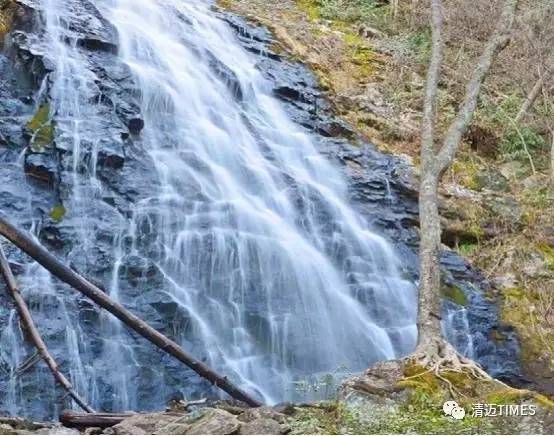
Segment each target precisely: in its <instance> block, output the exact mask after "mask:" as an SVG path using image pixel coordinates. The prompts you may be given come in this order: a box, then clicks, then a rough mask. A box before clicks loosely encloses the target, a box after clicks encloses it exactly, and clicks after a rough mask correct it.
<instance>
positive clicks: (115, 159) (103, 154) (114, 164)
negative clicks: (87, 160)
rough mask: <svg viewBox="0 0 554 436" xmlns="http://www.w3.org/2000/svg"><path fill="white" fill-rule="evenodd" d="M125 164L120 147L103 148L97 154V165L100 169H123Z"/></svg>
mask: <svg viewBox="0 0 554 436" xmlns="http://www.w3.org/2000/svg"><path fill="white" fill-rule="evenodd" d="M124 163H125V154H124V153H123V148H122V147H121V146H120V145H116V146H113V147H109V148H107V147H103V148H102V150H100V151H99V152H98V165H100V166H102V167H108V168H114V169H119V168H123V164H124Z"/></svg>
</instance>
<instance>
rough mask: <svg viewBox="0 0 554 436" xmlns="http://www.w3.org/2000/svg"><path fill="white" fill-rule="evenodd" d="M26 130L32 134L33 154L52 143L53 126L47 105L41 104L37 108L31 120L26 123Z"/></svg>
mask: <svg viewBox="0 0 554 436" xmlns="http://www.w3.org/2000/svg"><path fill="white" fill-rule="evenodd" d="M27 128H28V129H29V130H30V132H31V134H32V138H31V149H32V150H33V151H34V152H36V153H40V152H42V151H43V150H44V147H46V146H47V145H50V144H52V142H54V125H53V123H52V121H51V120H50V105H49V104H43V105H42V106H40V107H39V108H38V110H37V112H36V113H35V115H34V116H33V118H32V119H31V120H30V121H29V122H28V123H27Z"/></svg>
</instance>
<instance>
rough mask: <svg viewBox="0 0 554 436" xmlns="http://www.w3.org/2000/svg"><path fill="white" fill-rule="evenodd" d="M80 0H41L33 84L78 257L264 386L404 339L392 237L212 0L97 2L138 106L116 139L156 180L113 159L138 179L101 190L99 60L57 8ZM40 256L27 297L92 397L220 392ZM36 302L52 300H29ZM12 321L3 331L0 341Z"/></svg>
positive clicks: (404, 283) (291, 382)
mask: <svg viewBox="0 0 554 436" xmlns="http://www.w3.org/2000/svg"><path fill="white" fill-rule="evenodd" d="M86 4H88V3H87V2H86V1H84V0H70V1H68V0H43V1H42V6H43V8H42V9H43V15H42V16H43V21H44V26H45V32H46V33H45V35H46V36H45V41H46V43H47V48H48V50H47V56H48V58H49V59H50V60H51V62H52V64H53V69H52V72H51V73H50V74H48V76H47V78H46V79H45V81H46V82H47V84H46V85H44V88H47V90H48V100H49V104H50V107H51V112H52V114H53V117H54V118H55V121H56V135H57V138H58V141H57V146H58V147H63V151H64V156H65V157H64V160H63V161H62V165H64V166H65V168H66V171H64V172H63V173H62V176H61V178H62V180H61V184H62V186H63V189H62V192H61V194H60V196H61V198H62V200H63V203H64V206H65V208H66V210H67V215H66V216H65V217H64V219H63V221H62V223H61V224H60V227H61V228H62V229H63V230H64V231H65V232H68V233H71V234H72V235H73V237H74V240H75V241H78V242H76V243H74V244H72V246H71V249H70V250H68V251H66V252H65V253H64V255H65V257H66V261H68V262H70V263H71V264H72V265H73V266H74V267H76V268H77V269H78V270H79V271H82V272H87V271H90V270H98V269H99V266H98V265H95V264H96V263H98V262H99V259H100V260H101V261H102V262H104V263H103V264H102V265H101V266H102V267H103V273H102V274H101V275H100V278H101V279H103V282H104V285H105V286H106V287H107V289H106V290H107V292H108V293H109V294H110V295H111V297H112V298H114V299H116V300H118V301H120V302H121V303H122V304H124V305H126V306H128V307H130V308H131V309H133V310H135V311H139V312H140V313H141V314H143V315H144V317H145V318H147V321H149V322H151V323H152V324H153V325H154V326H155V327H156V328H159V329H160V330H163V331H164V332H165V333H167V334H169V335H170V336H171V337H172V338H173V339H175V340H176V341H177V342H179V343H180V344H182V345H183V347H184V348H185V349H187V350H189V351H190V352H191V353H192V354H194V355H196V356H198V357H199V358H201V359H202V360H204V361H206V363H208V364H209V365H210V366H212V367H214V368H215V369H216V370H217V371H219V372H220V373H223V374H226V375H227V376H228V377H230V378H231V379H232V380H233V381H235V382H236V383H238V384H239V385H241V386H242V387H243V388H244V389H246V390H248V391H250V392H252V393H253V394H254V395H256V396H257V397H259V398H260V399H261V400H262V401H264V402H266V403H276V402H280V401H284V400H297V399H310V398H315V397H317V395H319V394H317V393H313V392H312V393H309V394H306V393H302V392H299V389H297V387H298V386H299V385H300V384H302V383H303V382H304V381H306V380H312V381H313V380H318V379H319V377H322V376H325V375H326V374H338V373H341V372H342V373H348V372H355V371H361V370H363V369H365V368H367V367H368V366H369V365H370V364H371V363H373V362H376V361H379V360H384V359H390V358H394V357H395V356H401V355H405V354H407V353H409V352H410V351H411V350H412V349H413V347H414V346H415V340H416V326H415V318H416V314H415V311H416V307H417V302H416V290H415V287H414V284H413V283H412V282H411V281H410V280H409V279H407V278H405V274H404V273H403V268H402V265H401V263H400V259H399V257H398V256H397V254H396V253H395V250H394V249H393V246H392V245H391V244H390V243H389V242H388V241H387V240H386V239H385V238H384V237H382V236H380V235H379V234H378V233H377V232H376V231H374V230H372V228H370V226H368V224H367V223H366V222H364V220H363V219H362V218H361V217H360V216H359V214H358V213H357V212H356V211H355V210H354V209H353V207H352V206H351V205H350V204H349V203H348V200H347V198H348V193H347V186H346V181H345V180H343V176H342V173H341V172H340V170H339V169H338V168H336V167H335V164H334V163H331V162H330V161H328V159H327V158H326V157H324V156H322V155H321V154H320V153H319V152H318V151H317V148H316V146H315V145H316V141H317V140H318V137H317V136H315V135H313V134H312V133H311V132H309V131H308V130H306V129H304V128H302V127H300V126H299V125H297V124H295V123H294V122H293V121H292V120H291V119H290V118H289V116H288V115H287V114H286V112H285V110H284V109H283V107H281V103H280V102H279V101H278V100H277V99H276V98H275V97H273V95H272V89H271V86H270V84H269V83H268V82H267V81H266V79H265V78H264V77H263V76H262V74H261V73H260V72H259V71H258V69H257V68H256V57H255V55H253V54H251V53H249V52H247V51H245V50H244V49H243V48H242V47H241V45H240V44H239V43H238V42H237V41H236V37H235V35H234V33H233V32H232V31H231V29H230V28H229V26H228V25H227V24H226V23H225V22H223V21H222V20H220V19H219V18H217V16H216V15H215V14H214V12H213V10H212V9H211V3H210V2H209V1H204V0H192V1H184V0H105V1H98V2H96V4H97V6H98V8H99V11H100V13H101V15H102V17H103V19H105V20H106V21H107V22H109V23H110V25H111V26H113V28H114V29H115V30H116V32H117V35H118V46H119V49H118V54H117V56H118V58H119V60H120V61H122V62H123V63H124V64H125V65H127V66H128V69H129V71H130V74H131V77H132V81H133V83H134V84H135V85H136V92H135V94H136V95H137V98H138V102H139V109H140V110H139V111H138V112H137V115H138V114H140V117H141V119H142V120H143V121H144V129H143V130H142V131H141V132H140V134H136V135H131V138H130V139H125V141H126V142H124V147H126V153H127V154H128V155H130V154H133V153H139V151H137V150H144V151H145V153H146V156H147V158H148V162H150V163H151V167H150V168H149V169H148V171H149V173H150V176H151V177H152V179H154V180H155V183H147V182H144V181H141V180H139V179H138V177H136V178H134V179H133V178H132V177H130V178H128V179H125V178H124V177H123V176H122V177H123V181H122V182H120V183H122V184H130V185H131V187H132V188H133V189H135V190H136V191H141V195H138V196H137V197H136V199H135V200H133V201H132V202H131V205H130V206H129V208H128V210H125V211H122V210H121V209H120V208H118V207H117V204H116V205H115V206H114V205H113V204H110V203H109V202H107V201H104V200H105V198H106V196H107V191H108V190H109V189H108V188H107V187H106V185H105V183H106V182H105V180H103V179H102V178H101V177H99V176H98V174H97V171H96V168H97V165H98V162H99V157H100V156H99V150H101V149H102V147H104V146H105V144H106V143H107V142H109V141H110V140H111V139H110V138H105V137H102V136H101V135H95V132H101V131H103V129H104V128H105V125H106V123H107V122H108V121H107V120H111V119H112V118H113V117H115V115H114V112H115V110H114V111H113V112H106V111H105V110H104V106H102V104H103V102H102V101H101V100H100V99H99V98H98V95H100V94H102V91H101V90H100V89H99V87H100V86H101V85H100V83H101V82H102V77H100V76H99V74H98V71H97V70H96V69H95V68H94V65H92V64H91V58H90V57H87V56H84V55H83V54H82V50H81V48H80V47H79V44H78V35H76V33H75V31H74V29H73V27H72V24H71V23H72V22H73V21H74V20H83V18H82V17H81V15H80V14H81V13H83V14H84V15H86V14H85V12H86V10H85V9H84V5H86ZM83 11H84V12H83ZM86 16H87V17H88V16H89V15H86ZM87 25H88V26H92V27H94V28H99V27H101V26H102V25H103V24H102V23H101V22H100V21H99V22H98V23H96V22H94V21H92V22H89V23H87ZM45 92H46V91H45ZM41 99H42V100H44V99H46V96H40V95H39V98H38V100H39V101H41ZM121 141H123V140H121ZM113 171H117V170H115V169H114V170H113ZM134 183H136V186H135V185H134ZM39 230H40V227H39V226H37V228H35V234H38V232H39ZM99 244H100V245H101V246H102V247H104V248H105V247H107V248H105V252H106V253H107V254H106V255H105V257H100V256H99V255H97V254H96V253H97V251H98V245H99ZM94 268H96V269H94ZM37 270H38V266H36V265H34V264H30V265H29V266H28V267H27V272H26V273H25V274H24V276H23V279H22V286H23V289H24V292H25V296H26V297H27V298H31V299H32V300H33V301H41V302H43V303H44V304H46V303H45V301H46V298H47V297H48V298H51V299H53V302H52V304H51V306H53V307H52V308H51V309H52V310H53V313H55V314H56V315H55V317H57V319H59V323H60V324H61V325H62V326H63V330H64V338H65V340H61V341H58V342H59V343H58V344H57V345H55V346H54V349H53V351H54V354H56V356H57V357H58V358H59V359H60V360H61V361H62V362H64V363H65V364H66V365H64V368H65V369H66V370H67V369H68V370H69V375H70V377H71V379H72V381H73V383H74V384H75V385H76V387H77V388H78V390H79V391H80V392H81V394H82V395H83V396H85V397H87V398H88V399H89V400H90V401H91V402H92V403H93V405H94V406H95V407H97V408H100V409H111V410H129V409H135V410H137V409H138V410H143V409H149V408H161V407H163V402H164V401H166V400H167V399H168V397H169V396H171V395H173V394H175V393H176V392H177V393H181V394H182V395H185V396H194V395H206V394H208V393H209V394H210V395H216V394H218V393H217V392H215V391H213V390H210V387H209V386H207V385H206V384H202V383H201V382H199V381H195V382H191V380H192V379H194V376H191V375H190V374H188V373H187V376H186V377H185V376H181V375H182V374H184V373H186V371H184V370H183V369H181V368H180V367H179V366H175V365H174V364H173V363H172V362H169V361H168V360H166V358H165V357H162V356H161V355H160V354H159V352H157V351H156V350H152V349H151V347H150V346H149V344H145V343H143V342H141V341H140V340H138V339H136V338H135V337H134V336H132V335H130V334H129V332H128V331H127V330H126V329H125V328H124V327H123V326H122V325H120V323H119V322H117V321H116V320H114V319H113V318H112V317H110V316H108V315H105V314H101V315H98V312H91V309H90V308H88V307H85V308H83V305H84V303H83V301H82V300H81V299H80V298H79V297H78V296H76V295H75V294H74V293H72V292H71V291H70V290H69V289H67V288H66V287H65V286H62V285H60V284H59V283H57V282H54V281H51V280H49V279H48V278H47V277H45V275H44V274H41V273H39V272H38V271H37ZM137 271H138V272H137ZM137 283H138V285H137ZM141 286H144V287H145V288H141ZM146 287H147V288H146ZM146 289H148V290H146ZM33 310H34V313H35V314H37V316H40V317H41V318H42V319H44V318H45V317H48V316H49V315H48V314H47V313H46V312H45V311H44V310H43V309H41V307H40V304H37V305H34V306H33ZM88 316H90V317H92V319H93V320H94V322H91V321H90V320H88V321H87V317H88ZM10 326H12V327H10ZM10 326H8V327H7V331H6V332H4V333H3V334H2V341H3V342H6V343H10V344H11V343H15V341H16V336H17V335H16V333H17V332H16V331H15V330H14V328H13V325H12V324H10ZM39 327H40V325H39ZM85 332H94V333H90V334H85ZM53 334H54V333H53ZM46 339H47V342H48V337H47V338H46ZM13 347H14V348H15V347H16V345H13ZM13 359H14V360H15V361H16V362H15V363H18V362H19V361H20V360H21V359H22V357H21V356H19V355H16V354H14V355H13ZM180 374H181V375H180ZM47 376H48V375H47V374H46V375H43V377H47ZM154 387H155V388H154ZM11 395H12V397H10V398H11V400H10V401H11V403H13V402H17V403H18V404H19V409H17V408H13V407H12V409H10V411H12V412H14V413H15V412H17V410H19V411H20V412H21V411H22V410H24V406H23V400H22V399H21V398H22V397H21V392H19V391H15V390H14V392H13V393H12V394H11ZM45 395H46V394H45ZM48 395H51V394H48ZM306 395H308V397H309V398H305V396H306ZM0 405H4V399H0ZM12 406H13V404H12ZM16 409H17V410H16Z"/></svg>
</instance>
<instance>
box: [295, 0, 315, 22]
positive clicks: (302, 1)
mask: <svg viewBox="0 0 554 436" xmlns="http://www.w3.org/2000/svg"><path fill="white" fill-rule="evenodd" d="M296 3H297V4H298V7H299V8H300V9H301V10H302V11H304V12H306V14H307V15H308V18H309V19H310V20H319V19H320V18H321V12H320V8H319V5H318V3H317V1H314V0H297V2H296Z"/></svg>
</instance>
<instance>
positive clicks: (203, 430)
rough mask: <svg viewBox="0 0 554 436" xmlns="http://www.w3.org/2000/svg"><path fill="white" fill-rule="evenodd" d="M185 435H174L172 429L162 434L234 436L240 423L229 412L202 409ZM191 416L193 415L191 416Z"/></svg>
mask: <svg viewBox="0 0 554 436" xmlns="http://www.w3.org/2000/svg"><path fill="white" fill-rule="evenodd" d="M199 413H200V414H201V415H200V417H199V418H197V419H196V420H195V421H194V422H192V423H191V425H190V428H189V429H188V430H187V431H186V433H174V432H173V428H172V427H170V428H167V429H164V431H165V430H168V431H169V433H165V432H164V433H163V434H235V433H236V432H237V431H238V430H239V428H240V425H241V423H240V421H239V420H238V419H237V418H236V417H235V416H234V415H232V414H230V413H229V412H226V411H225V410H219V409H204V410H202V411H199ZM191 415H193V414H191Z"/></svg>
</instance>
